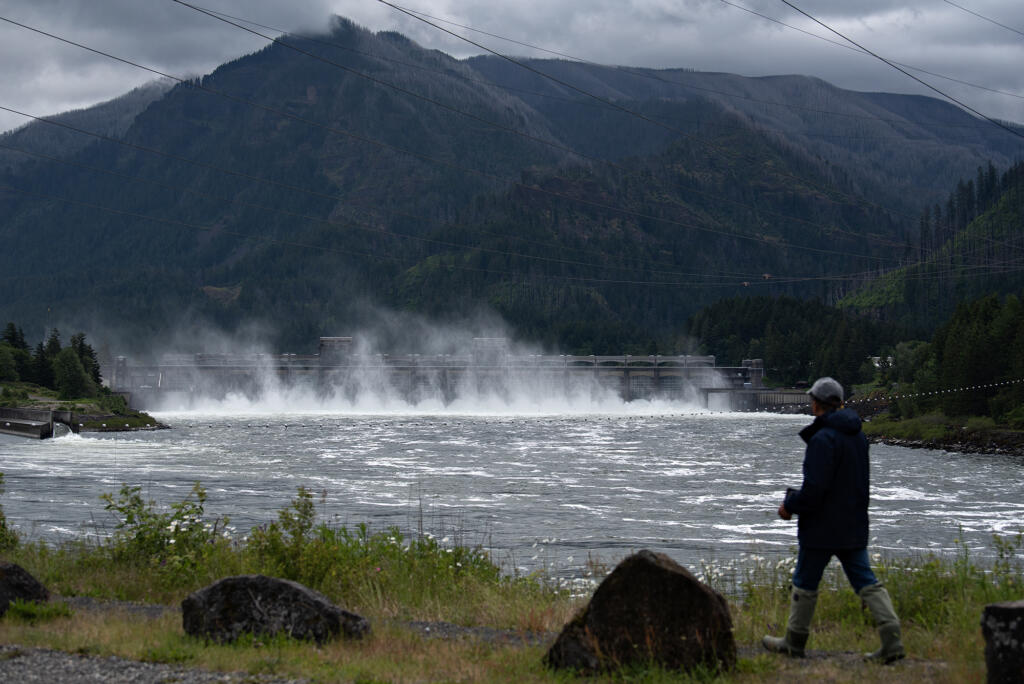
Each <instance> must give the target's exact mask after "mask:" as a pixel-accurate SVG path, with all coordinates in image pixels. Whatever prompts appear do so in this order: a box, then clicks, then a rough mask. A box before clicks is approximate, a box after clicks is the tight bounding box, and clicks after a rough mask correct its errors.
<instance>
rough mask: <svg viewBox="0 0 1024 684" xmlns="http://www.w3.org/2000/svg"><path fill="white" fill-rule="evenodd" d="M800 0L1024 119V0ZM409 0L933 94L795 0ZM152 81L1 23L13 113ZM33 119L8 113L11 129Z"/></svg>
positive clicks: (437, 37)
mask: <svg viewBox="0 0 1024 684" xmlns="http://www.w3.org/2000/svg"><path fill="white" fill-rule="evenodd" d="M190 1H191V0H190ZM791 1H792V2H793V4H794V5H796V6H798V7H800V8H801V9H803V10H804V11H806V12H807V13H808V14H811V15H813V16H816V17H817V18H818V19H820V20H821V21H823V22H824V23H826V24H828V25H829V26H831V27H832V28H834V29H836V30H837V31H839V32H841V33H843V34H845V35H847V36H849V37H850V38H852V39H854V40H856V41H857V42H859V43H861V44H862V45H864V46H865V47H867V48H868V49H870V50H873V51H874V52H876V53H878V54H880V55H882V56H884V57H886V58H887V59H890V60H893V61H897V62H900V63H902V64H905V65H908V66H912V67H916V68H918V69H924V70H927V71H930V72H933V73H934V74H941V75H942V76H945V77H949V78H954V79H958V80H960V81H967V82H969V83H971V84H974V85H973V86H971V85H964V84H961V83H956V82H954V81H951V80H947V79H946V78H940V77H938V76H934V75H928V74H924V73H921V72H916V71H915V72H912V73H915V75H918V76H920V77H921V78H923V79H925V80H927V81H929V82H930V83H932V84H933V85H935V86H936V87H938V88H939V89H940V90H944V91H946V92H947V93H949V94H950V95H953V96H954V97H956V98H958V99H961V100H963V101H965V102H967V103H968V104H970V105H971V106H972V107H974V108H975V109H978V110H980V111H982V112H983V113H985V114H987V115H989V116H994V117H998V118H1002V119H1007V120H1011V121H1017V122H1024V68H1022V66H1024V2H1021V0H956V5H958V6H959V7H957V6H955V5H954V4H953V2H952V0H907V1H897V0H842V1H837V0H791ZM195 4H197V5H200V6H202V7H205V8H207V9H211V10H216V11H219V12H224V13H228V14H232V15H235V16H238V17H242V18H245V19H249V20H251V21H255V22H259V23H262V24H266V25H270V26H275V27H280V28H282V29H285V30H288V31H294V32H309V31H312V30H315V29H318V28H325V27H326V26H327V22H328V17H329V16H330V15H331V14H339V15H342V16H345V17H349V18H350V19H353V20H354V21H356V22H357V23H359V24H361V25H363V26H366V27H368V28H371V29H374V30H384V29H390V30H397V31H400V32H402V33H404V34H406V35H408V36H410V37H411V38H413V39H414V40H416V41H417V42H419V43H421V44H423V45H426V46H430V47H435V48H438V49H440V50H444V51H445V52H448V53H450V54H453V55H457V56H467V55H470V54H475V53H476V52H479V50H477V49H476V48H473V47H472V46H470V45H468V44H466V43H463V42H461V41H458V40H457V39H455V38H452V37H451V36H446V35H445V34H443V33H441V32H440V31H438V30H437V29H435V28H433V27H431V26H428V25H426V24H423V23H421V22H419V21H416V20H415V19H412V18H410V17H409V16H407V15H404V14H402V13H400V12H398V11H396V10H395V9H393V8H391V7H388V6H387V5H384V4H382V3H381V2H378V0H293V1H292V2H282V1H281V0H195ZM395 4H400V5H402V6H403V7H406V8H409V9H413V10H417V11H420V12H425V13H428V14H430V15H433V16H434V17H438V18H441V19H444V20H448V21H451V22H457V23H458V24H463V25H465V26H469V27H473V28H476V29H479V30H482V31H487V32H490V33H493V34H497V35H500V36H503V37H507V38H511V39H515V40H518V41H521V42H526V43H530V44H533V45H537V46H541V47H543V48H547V49H549V50H555V51H558V52H562V53H565V54H569V55H573V56H577V57H580V58H583V59H587V60H590V61H594V62H600V63H605V64H625V65H633V66H647V67H689V68H694V69H698V70H706V71H727V72H732V73H738V74H743V75H749V76H757V75H765V74H791V73H799V74H808V75H813V76H818V77H820V78H823V79H825V80H827V81H831V82H832V83H835V84H836V85H839V86H841V87H845V88H851V89H855V90H884V91H894V92H911V93H927V94H932V93H931V92H930V91H928V90H926V89H925V88H924V87H923V86H921V85H919V84H917V83H915V82H914V81H912V80H911V79H909V78H908V77H906V76H904V75H903V74H900V73H899V72H897V71H895V70H893V69H892V68H891V67H889V66H886V65H885V64H883V63H882V62H880V61H878V60H875V59H874V58H872V57H869V56H865V55H864V54H858V53H857V52H856V51H854V50H851V49H848V48H843V47H839V46H837V45H835V44H832V43H829V42H826V41H825V40H822V39H820V38H817V37H813V36H810V35H807V34H806V33H801V32H800V31H799V30H796V29H802V30H804V31H808V32H811V33H814V34H817V35H818V36H822V37H827V38H828V39H829V40H834V41H837V42H841V39H840V38H839V37H838V36H836V35H834V34H830V33H828V31H827V29H825V28H822V27H821V26H818V25H816V24H814V23H813V22H812V21H811V20H809V19H807V18H806V17H803V16H801V15H800V14H798V13H797V12H796V11H794V10H793V9H791V8H789V7H787V6H786V5H785V4H784V3H783V2H781V0H515V2H508V1H504V0H399V1H398V2H396V3H395ZM741 8H745V9H741ZM965 10H969V11H970V12H974V13H976V14H979V15H983V17H985V18H982V17H979V16H975V15H974V14H971V13H969V12H968V11H965ZM754 12H756V13H758V14H761V15H764V16H766V17H771V18H772V19H775V20H778V21H780V22H784V23H785V24H789V25H790V26H792V27H795V28H788V27H785V26H782V25H780V24H778V23H773V22H771V21H769V20H768V19H765V18H763V17H761V16H757V15H755V14H754ZM0 17H3V18H5V19H9V20H13V21H17V22H20V23H23V24H27V25H30V26H32V27H35V28H38V29H41V30H44V31H47V32H50V33H53V34H56V35H59V36H61V37H64V38H68V39H71V40H74V41H77V42H80V43H83V44H86V45H88V46H90V47H93V48H96V49H99V50H104V51H106V52H109V53H112V54H114V55H117V56H119V57H123V58H126V59H130V60H132V61H136V62H139V63H142V64H145V65H147V66H151V67H154V68H156V69H159V70H161V71H165V72H168V73H172V74H175V75H181V76H187V75H197V74H202V73H206V72H209V71H211V70H212V69H213V68H215V67H216V66H217V65H218V64H220V63H222V62H224V61H227V60H229V59H232V58H234V57H238V56H240V55H243V54H246V53H248V52H252V51H254V50H258V49H260V48H262V47H263V46H264V45H265V44H266V41H264V40H262V39H259V38H256V37H254V36H252V35H250V34H247V33H244V32H242V31H240V30H239V29H237V28H234V27H231V26H228V25H227V24H224V23H221V22H218V21H215V20H213V19H211V18H210V17H208V16H204V15H202V14H200V13H199V12H197V11H195V10H193V9H190V8H188V7H184V6H182V5H180V4H178V3H176V2H174V1H173V0H0ZM986 18H987V20H986ZM993 21H994V22H998V23H999V24H1002V25H1004V26H999V25H996V24H995V23H993ZM447 27H448V28H451V29H452V30H454V31H458V32H460V33H463V34H464V35H467V36H469V37H471V38H473V39H474V40H476V41H477V42H480V43H483V44H485V45H487V46H488V47H491V48H493V49H495V50H498V51H500V52H505V53H508V54H514V55H527V56H536V57H548V56H550V55H548V54H545V53H543V52H538V51H536V50H531V49H529V48H526V47H523V46H521V45H515V44H512V43H509V42H505V41H502V40H500V39H498V38H495V37H492V36H487V35H483V34H480V33H472V32H470V31H467V30H466V29H462V28H458V27H455V26H453V25H451V24H449V25H447ZM151 78H152V75H151V74H148V73H146V72H144V71H141V70H138V69H135V68H132V67H128V66H125V65H122V64H118V63H117V62H114V61H112V60H109V59H106V58H104V57H101V56H98V55H95V54H91V53H88V52H85V51H83V50H80V49H78V48H74V47H70V46H67V45H64V44H61V43H59V42H57V41H55V40H52V39H50V38H46V37H44V36H41V35H39V34H36V33H32V32H30V31H28V30H26V29H24V28H19V27H17V26H14V25H11V24H9V23H7V22H3V21H0V105H2V106H4V107H10V108H13V109H18V110H21V111H25V112H28V113H31V114H36V115H46V114H53V113H57V112H61V111H65V110H68V109H72V108H77V107H84V106H88V105H90V104H93V103H96V102H100V101H103V100H105V99H109V98H111V97H115V96H117V95H119V94H121V93H123V92H126V91H127V90H129V89H131V88H132V87H134V86H136V85H140V84H142V83H144V82H146V81H147V80H150V79H151ZM976 86H982V87H983V88H979V87H976ZM993 91H1003V92H993ZM24 122H25V119H23V118H22V117H19V116H16V115H13V114H9V113H7V112H2V111H0V130H6V129H9V128H12V127H15V126H18V125H20V124H22V123H24Z"/></svg>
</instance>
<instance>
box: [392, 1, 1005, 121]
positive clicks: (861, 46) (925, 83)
mask: <svg viewBox="0 0 1024 684" xmlns="http://www.w3.org/2000/svg"><path fill="white" fill-rule="evenodd" d="M779 1H780V2H782V3H783V4H784V5H786V6H788V7H791V8H793V9H794V10H796V11H797V12H799V13H800V14H802V15H804V16H805V17H807V18H808V19H810V20H811V21H813V22H814V23H816V24H818V25H819V26H822V27H824V28H826V29H828V30H829V31H831V32H832V33H834V34H836V35H837V36H839V37H840V38H842V39H843V40H846V41H848V42H850V43H851V44H853V45H856V46H857V47H859V48H860V49H861V50H863V51H864V52H866V53H868V54H869V55H871V56H872V57H874V58H875V59H878V60H880V61H882V62H885V63H886V64H888V65H889V66H890V67H892V68H893V69H895V70H896V71H898V72H900V73H901V74H903V75H904V76H907V77H908V78H912V79H914V80H915V81H917V82H918V83H920V84H921V85H923V86H924V87H926V88H928V89H929V90H932V91H934V92H936V93H938V94H939V95H941V96H942V97H944V98H946V99H947V100H949V101H950V102H952V103H954V104H957V105H959V106H960V107H963V108H964V109H966V110H967V111H969V112H971V113H972V114H975V115H976V116H979V117H981V118H982V119H985V120H986V121H988V122H989V123H991V124H992V125H993V126H998V127H999V128H1001V129H1003V130H1004V131H1006V132H1007V133H1009V134H1010V135H1013V136H1016V137H1018V138H1021V139H1022V140H1024V133H1021V132H1020V131H1017V130H1014V129H1013V128H1010V127H1009V126H1007V125H1006V124H1004V123H1003V122H1001V121H999V120H998V119H993V118H992V117H990V116H987V115H985V114H982V113H981V112H979V111H978V110H977V109H975V108H974V107H972V106H970V105H969V104H966V103H964V102H961V101H960V100H958V99H957V98H955V97H953V96H952V95H949V94H948V93H946V92H944V91H942V90H939V89H938V88H936V87H935V86H933V85H932V84H931V83H928V82H927V81H925V80H923V79H920V78H918V77H917V76H915V75H914V74H912V73H910V72H909V71H907V70H906V69H904V68H902V67H901V66H899V65H897V64H896V63H894V62H891V61H889V60H888V59H886V58H885V57H882V56H881V55H879V54H877V53H875V52H872V51H871V50H869V49H867V48H866V47H864V46H863V45H861V44H860V43H858V42H857V41H855V40H853V39H852V38H848V37H847V36H845V35H843V34H842V33H840V32H839V31H837V30H835V29H834V28H832V27H831V26H829V25H828V24H826V23H825V22H823V21H821V20H820V19H817V18H816V17H814V16H812V15H810V14H808V13H807V12H805V11H803V10H802V9H800V8H799V7H797V6H796V5H794V4H793V3H792V2H790V1H789V0H779ZM378 2H384V0H378Z"/></svg>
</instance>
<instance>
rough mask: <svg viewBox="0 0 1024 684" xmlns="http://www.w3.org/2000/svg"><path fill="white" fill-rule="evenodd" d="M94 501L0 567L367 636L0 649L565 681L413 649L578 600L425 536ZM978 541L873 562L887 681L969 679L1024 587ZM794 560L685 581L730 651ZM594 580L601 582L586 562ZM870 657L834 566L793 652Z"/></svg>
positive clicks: (90, 633) (143, 632)
mask: <svg viewBox="0 0 1024 684" xmlns="http://www.w3.org/2000/svg"><path fill="white" fill-rule="evenodd" d="M104 501H105V505H106V507H107V509H108V510H109V511H111V512H112V513H114V514H115V515H116V516H117V519H118V524H117V527H116V528H115V529H114V530H113V532H112V534H111V535H109V537H107V538H104V539H102V540H98V541H95V540H94V541H76V542H70V543H65V544H61V545H59V546H53V545H49V544H45V543H42V542H38V541H37V542H32V543H26V542H21V543H15V545H14V546H13V547H12V548H9V549H8V550H7V551H6V552H5V553H4V554H3V555H4V557H5V559H8V560H13V561H14V562H17V563H19V564H21V565H23V566H24V567H26V568H27V569H28V570H29V571H30V572H32V573H33V574H34V575H35V576H36V577H37V578H39V579H40V580H41V581H42V582H43V583H44V584H46V585H47V586H48V587H50V589H51V590H54V591H56V592H58V593H60V594H64V595H86V596H93V597H99V598H113V599H122V600H131V601H143V602H149V603H163V604H174V603H177V602H178V601H180V600H181V599H182V598H183V597H184V596H185V595H186V594H187V593H188V592H190V591H192V590H194V589H197V588H199V587H202V586H205V585H206V584H209V583H210V582H213V581H215V580H217V579H220V578H221V577H224V576H227V575H234V574H244V573H262V574H269V575H274V576H278V577H285V578H288V579H294V580H297V581H299V582H302V583H304V584H306V585H307V586H310V587H312V588H314V589H317V590H319V591H321V592H323V593H324V594H326V595H327V596H328V597H329V598H331V599H332V600H333V601H335V602H336V603H338V604H339V605H341V606H343V607H346V608H348V609H350V610H354V611H356V612H359V613H361V614H363V615H365V616H367V617H369V618H370V619H371V621H373V622H374V625H375V629H374V634H373V635H372V636H371V637H370V639H369V640H368V641H367V642H365V643H361V644H348V643H336V644H330V645H327V646H325V647H322V648H320V647H314V646H312V645H308V644H301V643H289V642H283V641H282V642H278V641H277V640H260V641H259V642H258V643H257V642H253V643H248V642H243V643H240V644H236V645H234V646H215V645H208V644H204V643H202V642H200V641H195V640H191V639H189V638H187V637H185V636H184V635H183V634H182V633H181V627H180V618H179V619H174V618H173V617H168V618H166V619H163V618H162V619H159V620H149V621H146V622H140V620H141V618H138V617H132V616H130V615H128V614H126V615H124V616H121V617H117V616H114V617H110V616H108V617H106V618H102V619H101V618H98V617H95V616H92V615H75V616H74V617H73V618H70V619H69V618H67V617H65V616H64V615H63V614H62V613H55V614H53V615H46V616H43V617H45V618H46V619H38V618H39V615H36V614H32V613H31V611H29V612H26V610H27V609H26V610H21V609H19V611H15V613H14V614H13V615H12V617H11V618H8V619H4V620H0V642H4V641H7V642H12V641H13V642H16V643H21V644H24V645H41V646H49V647H53V648H63V649H66V650H72V651H81V652H87V653H101V654H117V655H122V656H125V657H132V658H140V659H145V660H153V661H159V662H168V663H187V664H192V665H204V666H206V667H211V668H215V669H239V668H241V669H246V670H248V671H250V672H253V673H272V674H279V675H288V676H306V677H314V678H319V679H323V680H333V679H339V678H340V679H347V680H359V679H362V680H365V681H435V680H436V681H454V680H460V681H510V680H517V681H564V680H567V679H571V677H568V676H567V675H564V674H558V673H552V672H549V671H547V670H545V669H543V667H541V666H540V664H539V663H540V657H541V655H542V652H543V648H542V647H539V646H530V645H525V644H520V645H519V646H514V647H513V646H508V645H494V644H487V643H481V642H477V641H473V640H468V641H457V642H451V641H444V640H436V639H424V638H423V637H422V636H419V635H417V634H416V633H414V632H410V631H409V630H408V629H402V628H401V627H400V623H401V622H403V621H413V620H431V621H448V622H454V623H458V624H462V625H468V626H472V625H480V626H489V627H497V628H506V629H511V630H516V631H519V632H526V631H531V632H533V631H540V632H552V631H557V630H559V629H560V628H561V627H562V626H563V625H564V624H565V623H566V622H567V621H568V620H569V619H570V618H571V616H572V614H573V613H574V612H575V611H576V610H577V609H578V608H579V607H580V606H581V605H582V601H583V600H585V599H586V597H582V598H579V597H576V598H574V597H573V596H571V595H569V592H566V591H561V590H559V589H558V585H557V584H556V583H554V582H551V581H548V580H547V579H546V578H545V577H543V576H540V575H531V576H527V577H521V576H515V575H509V574H507V573H504V572H502V571H501V569H500V568H499V567H498V565H497V564H495V563H494V562H493V561H492V559H491V558H490V557H489V556H488V554H487V553H486V551H484V550H483V549H481V548H479V547H469V546H466V545H463V544H458V543H456V544H451V545H449V544H447V543H445V542H443V541H438V540H437V539H436V538H434V537H431V536H430V535H428V534H427V533H422V534H412V535H404V534H403V533H402V532H400V531H399V530H398V529H397V528H387V529H379V530H373V529H371V528H370V527H369V526H368V525H365V524H363V525H356V526H355V527H353V528H348V527H345V526H339V525H332V524H329V523H328V522H326V521H321V520H318V518H317V515H316V506H315V505H314V501H313V496H312V494H311V492H310V491H308V490H306V489H304V488H301V487H300V488H299V489H298V490H297V493H296V496H295V498H294V499H293V500H292V501H291V502H290V503H289V504H288V505H287V506H285V507H284V508H282V509H281V511H279V513H278V516H277V519H276V520H275V521H273V522H271V523H269V524H267V525H263V526H260V527H258V528H255V529H253V530H251V531H250V532H249V534H248V535H244V536H243V535H241V534H239V533H238V532H237V531H236V530H234V529H233V528H232V527H231V526H230V524H229V521H228V520H226V519H223V518H209V517H208V516H207V515H206V512H205V501H206V493H205V491H204V490H203V488H202V487H201V486H200V485H199V484H198V483H197V484H196V485H195V487H194V488H193V490H192V491H191V493H190V494H189V496H188V497H186V498H185V499H184V500H183V501H181V502H178V503H176V504H173V505H171V506H168V507H165V508H158V507H156V506H155V505H154V504H153V503H152V502H147V501H145V500H143V499H142V497H141V496H140V491H139V489H138V488H134V487H129V486H126V487H123V488H122V489H121V491H120V492H119V493H118V494H116V495H115V494H109V495H107V496H105V497H104ZM993 544H994V547H995V552H996V553H995V559H994V560H993V561H990V562H982V561H980V560H978V559H975V558H973V557H972V556H971V554H970V552H969V550H968V549H967V547H966V545H964V544H962V543H960V542H959V541H958V542H957V548H958V552H957V553H956V554H955V555H954V556H951V557H939V556H916V557H894V558H883V557H876V558H875V559H874V560H875V568H876V573H877V574H878V576H879V578H880V579H881V580H882V581H883V582H884V583H885V584H886V585H887V587H888V588H889V591H890V593H891V595H892V597H893V600H894V602H895V605H896V610H897V612H898V613H899V615H900V617H901V618H902V621H903V629H904V643H905V644H906V646H907V649H908V651H909V653H910V654H911V659H910V660H909V662H908V664H906V665H905V666H904V669H903V670H900V671H899V677H897V679H906V680H909V681H914V680H919V681H927V680H933V679H939V680H942V681H949V682H953V681H964V680H972V679H973V680H980V679H982V678H983V675H984V660H983V650H984V644H983V642H982V639H981V635H980V630H979V620H980V615H981V611H982V608H983V607H984V605H985V604H987V603H991V602H994V601H1000V600H1008V599H1017V598H1019V597H1020V595H1021V593H1022V590H1024V580H1022V577H1024V567H1022V565H1024V555H1022V549H1024V535H1022V534H1017V535H1015V536H1010V537H993ZM794 561H795V557H792V556H791V557H784V558H782V559H776V560H769V559H765V558H761V557H757V556H753V557H748V558H746V559H744V560H742V562H733V564H732V565H730V566H729V567H727V568H723V567H721V566H714V565H709V566H707V567H705V568H703V571H702V573H701V575H702V579H704V580H705V581H707V582H708V583H710V584H712V586H714V587H715V588H716V589H718V590H719V591H721V592H722V593H724V594H726V595H727V596H729V597H730V602H731V608H732V613H733V620H734V627H735V636H736V639H737V642H738V643H739V644H740V645H741V646H742V645H747V646H751V647H755V648H756V645H757V644H758V643H759V641H760V638H761V636H762V635H763V634H765V633H774V634H780V633H781V631H782V630H783V629H784V628H785V622H786V617H787V614H788V608H789V594H790V578H791V576H792V570H793V565H794ZM594 569H595V570H600V572H604V571H607V568H599V566H598V565H597V564H595V565H594ZM600 572H598V574H600ZM598 579H599V578H598ZM26 616H28V617H29V618H30V619H25V617H26ZM876 646H877V635H876V634H875V631H874V628H873V625H872V624H871V617H870V615H869V614H868V613H867V611H865V610H864V609H863V608H862V607H861V605H860V601H859V599H858V598H857V596H856V595H855V594H854V593H853V591H852V590H851V589H850V587H849V586H848V584H847V583H846V580H845V578H844V576H843V575H842V571H841V569H840V568H839V567H838V565H837V564H833V565H832V566H830V567H829V569H828V570H827V571H826V575H825V578H824V580H823V583H822V587H821V594H820V599H819V603H818V610H817V612H816V614H815V618H814V623H813V625H812V637H811V642H810V644H809V647H810V648H812V649H820V650H825V651H840V652H850V651H854V652H857V651H868V650H872V649H873V648H875V647H876ZM929 661H943V665H942V667H941V668H939V669H935V668H933V667H931V666H928V667H926V668H924V669H921V668H922V667H924V666H920V665H916V664H915V663H920V662H923V663H928V662H929ZM794 667H798V666H797V665H796V664H794V663H793V662H792V661H787V660H786V659H784V658H780V657H778V656H768V655H760V656H757V657H753V658H750V657H748V658H743V659H741V662H740V667H739V669H738V670H737V671H736V672H734V673H731V674H727V675H722V676H721V678H724V679H725V680H729V681H766V680H770V679H773V678H779V677H780V676H781V677H782V678H784V679H789V678H792V677H791V676H790V675H791V674H793V673H795V674H796V675H799V674H800V671H798V670H794V669H793V668H794ZM814 667H815V668H816V669H815V670H814V672H815V675H814V676H815V677H819V676H820V677H822V678H825V679H832V680H834V681H864V680H865V679H866V680H868V681H870V680H872V679H875V678H877V679H879V680H883V679H887V680H890V681H895V680H894V679H892V677H891V676H890V675H888V674H882V672H883V671H882V670H881V669H875V670H866V671H864V672H860V673H856V672H851V671H849V668H848V666H847V665H846V664H844V663H843V662H842V661H838V660H837V661H835V662H832V661H828V660H827V661H824V662H818V663H817V664H815V665H814ZM915 668H917V669H915ZM928 668H931V669H928ZM886 672H889V671H888V670H886ZM805 675H806V673H805ZM796 678H797V679H799V678H800V676H797V677H796ZM805 678H806V677H805ZM604 679H609V680H613V681H636V682H662V681H711V680H714V679H716V675H712V674H709V673H703V674H702V673H691V674H690V675H686V676H683V675H680V674H679V673H673V672H664V671H661V670H659V669H657V668H653V669H642V670H638V671H629V672H622V673H618V674H616V675H609V677H607V678H604ZM598 681H601V680H600V679H599V680H598Z"/></svg>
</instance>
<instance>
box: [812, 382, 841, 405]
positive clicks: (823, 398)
mask: <svg viewBox="0 0 1024 684" xmlns="http://www.w3.org/2000/svg"><path fill="white" fill-rule="evenodd" d="M807 393H808V394H810V395H811V397H812V398H813V399H817V400H818V401H820V402H821V403H822V404H832V405H834V406H839V405H840V404H842V403H843V386H842V385H840V384H839V383H838V382H836V381H835V380H833V379H832V378H829V377H825V378H818V379H817V380H815V381H814V384H813V385H811V389H809V390H807Z"/></svg>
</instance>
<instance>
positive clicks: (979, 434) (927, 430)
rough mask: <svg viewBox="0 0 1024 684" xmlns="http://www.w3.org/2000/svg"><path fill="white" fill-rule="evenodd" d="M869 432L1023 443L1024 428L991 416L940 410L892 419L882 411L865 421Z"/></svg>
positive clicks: (931, 440)
mask: <svg viewBox="0 0 1024 684" xmlns="http://www.w3.org/2000/svg"><path fill="white" fill-rule="evenodd" d="M863 430H864V433H865V434H867V435H869V436H878V437H888V438H894V439H904V440H913V441H920V442H928V443H934V444H937V445H941V444H943V443H951V442H971V443H978V444H989V443H991V444H996V445H1020V444H1021V443H1024V431H1022V430H1016V429H1011V428H1010V427H1008V426H1005V425H999V424H997V423H996V421H995V420H993V419H992V418H990V417H988V416H967V417H955V418H950V417H948V416H946V415H945V414H943V413H942V412H941V411H935V412H932V413H927V414H924V415H921V416H915V417H913V418H902V419H893V418H891V417H890V416H888V415H885V414H882V415H878V416H875V417H874V418H872V419H871V420H870V421H867V422H865V423H864V424H863Z"/></svg>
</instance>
